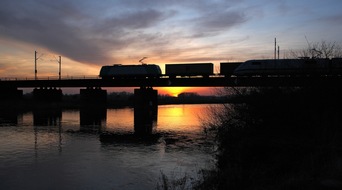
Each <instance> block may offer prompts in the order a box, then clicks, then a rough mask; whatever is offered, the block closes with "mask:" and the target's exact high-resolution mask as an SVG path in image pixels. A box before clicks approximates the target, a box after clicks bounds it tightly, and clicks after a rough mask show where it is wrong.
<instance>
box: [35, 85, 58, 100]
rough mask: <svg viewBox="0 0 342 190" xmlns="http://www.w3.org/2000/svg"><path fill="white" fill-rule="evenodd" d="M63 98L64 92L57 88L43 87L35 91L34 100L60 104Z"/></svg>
mask: <svg viewBox="0 0 342 190" xmlns="http://www.w3.org/2000/svg"><path fill="white" fill-rule="evenodd" d="M62 98H63V92H62V90H61V89H57V88H56V87H54V88H53V87H50V88H46V87H41V88H35V89H33V99H34V100H36V101H48V102H60V101H62Z"/></svg>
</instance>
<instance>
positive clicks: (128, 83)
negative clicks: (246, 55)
mask: <svg viewBox="0 0 342 190" xmlns="http://www.w3.org/2000/svg"><path fill="white" fill-rule="evenodd" d="M315 85H328V86H336V85H342V77H337V76H334V77H332V76H330V77H208V78H201V77H197V78H196V77H194V78H158V79H112V80H103V79H62V80H8V81H4V80H1V81H0V88H35V87H141V86H147V87H244V86H245V87H248V86H249V87H253V86H255V87H257V86H315Z"/></svg>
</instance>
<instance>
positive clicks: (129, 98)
mask: <svg viewBox="0 0 342 190" xmlns="http://www.w3.org/2000/svg"><path fill="white" fill-rule="evenodd" d="M228 101H229V99H227V97H224V96H201V95H198V94H196V93H184V94H180V95H179V96H178V97H173V96H169V95H158V104H159V105H166V104H213V103H225V102H228ZM94 102H96V101H94ZM0 104H1V105H2V108H3V109H7V108H11V109H14V108H16V109H34V108H39V107H43V108H44V107H47V108H51V107H57V108H63V109H76V108H80V107H81V106H83V104H84V103H82V101H81V97H80V94H64V95H63V97H62V100H61V101H46V100H34V98H33V95H32V93H27V94H24V95H23V98H21V99H15V100H13V99H12V100H1V101H0ZM94 106H95V105H94ZM101 106H106V107H107V108H121V107H133V106H134V94H133V93H129V92H112V93H109V94H108V95H107V104H106V105H101Z"/></svg>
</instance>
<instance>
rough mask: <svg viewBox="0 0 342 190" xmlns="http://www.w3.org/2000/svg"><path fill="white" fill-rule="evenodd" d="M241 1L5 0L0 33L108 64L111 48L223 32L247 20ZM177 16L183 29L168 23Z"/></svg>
mask: <svg viewBox="0 0 342 190" xmlns="http://www.w3.org/2000/svg"><path fill="white" fill-rule="evenodd" d="M237 2H238V1H237V0H230V1H213V2H212V1H200V2H197V1H196V2H195V1H184V0H174V1H160V0H149V1H135V0H134V1H133V0H122V1H113V2H106V3H105V2H102V1H96V2H95V1H81V0H73V1H70V0H59V1H45V0H25V1H21V2H20V3H19V2H18V1H13V0H2V1H1V2H0V37H2V38H6V39H8V38H10V39H13V40H17V41H21V42H25V43H29V44H32V45H33V46H34V47H37V46H38V47H43V48H46V49H48V50H50V51H52V52H54V53H57V54H60V55H62V56H66V57H68V58H70V59H73V60H76V61H79V62H84V63H95V64H104V63H109V62H111V61H113V60H115V58H114V57H113V52H115V51H117V52H120V51H121V50H122V49H125V48H127V47H130V48H131V47H136V49H137V50H139V48H147V49H151V50H155V49H158V50H159V49H160V48H167V47H168V46H171V45H172V44H173V43H175V42H177V41H178V40H177V39H176V38H188V37H189V36H192V37H202V36H204V37H208V36H210V35H217V34H219V33H221V32H224V31H225V30H227V29H230V28H232V27H234V26H236V25H238V24H241V23H243V22H244V21H246V17H245V15H244V14H243V13H241V12H238V11H234V10H231V9H229V8H230V7H232V6H234V4H235V3H237ZM190 13H193V14H195V15H197V16H196V20H194V19H193V18H192V19H189V18H190V17H192V16H191V15H190V16H189V14H190ZM176 17H178V18H183V17H184V19H179V22H173V26H176V27H179V28H181V29H182V30H183V32H179V31H172V26H167V25H166V24H165V23H166V22H167V21H170V20H172V19H174V18H176ZM188 32H190V34H189V33H188ZM149 46H153V47H149ZM157 46H158V47H157ZM118 54H119V53H118ZM114 55H115V53H114Z"/></svg>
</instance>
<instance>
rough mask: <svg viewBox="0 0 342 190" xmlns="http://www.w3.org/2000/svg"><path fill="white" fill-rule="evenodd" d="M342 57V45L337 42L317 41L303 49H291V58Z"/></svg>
mask: <svg viewBox="0 0 342 190" xmlns="http://www.w3.org/2000/svg"><path fill="white" fill-rule="evenodd" d="M337 57H338V58H340V57H342V49H341V46H340V45H339V44H338V43H336V42H326V41H321V42H315V43H309V42H308V48H306V49H301V50H290V55H289V58H312V59H315V58H321V59H331V58H337Z"/></svg>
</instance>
